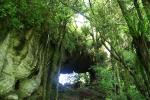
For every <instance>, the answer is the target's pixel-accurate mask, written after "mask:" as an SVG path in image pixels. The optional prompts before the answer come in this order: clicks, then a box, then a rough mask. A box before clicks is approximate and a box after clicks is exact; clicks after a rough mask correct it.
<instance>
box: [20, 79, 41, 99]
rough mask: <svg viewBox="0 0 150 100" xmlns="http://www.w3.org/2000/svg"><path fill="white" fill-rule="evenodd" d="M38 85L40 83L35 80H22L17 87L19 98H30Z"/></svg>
mask: <svg viewBox="0 0 150 100" xmlns="http://www.w3.org/2000/svg"><path fill="white" fill-rule="evenodd" d="M39 85H40V82H39V81H38V80H37V79H34V78H33V79H29V80H28V79H26V80H23V81H22V82H21V83H20V85H19V91H18V93H19V96H20V97H21V98H24V97H27V96H30V95H31V93H33V92H34V91H35V90H36V89H37V88H38V87H39Z"/></svg>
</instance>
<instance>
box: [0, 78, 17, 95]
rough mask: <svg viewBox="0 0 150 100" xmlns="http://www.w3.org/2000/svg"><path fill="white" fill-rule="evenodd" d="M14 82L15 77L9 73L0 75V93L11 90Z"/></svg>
mask: <svg viewBox="0 0 150 100" xmlns="http://www.w3.org/2000/svg"><path fill="white" fill-rule="evenodd" d="M14 84H15V78H14V77H13V76H10V75H2V76H1V77H0V95H4V94H6V93H8V92H10V91H11V90H13V86H14Z"/></svg>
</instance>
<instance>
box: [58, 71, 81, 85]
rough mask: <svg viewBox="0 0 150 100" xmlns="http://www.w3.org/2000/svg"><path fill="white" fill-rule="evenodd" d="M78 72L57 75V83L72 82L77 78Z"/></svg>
mask: <svg viewBox="0 0 150 100" xmlns="http://www.w3.org/2000/svg"><path fill="white" fill-rule="evenodd" d="M77 76H78V73H75V72H73V73H69V74H60V75H59V83H60V84H62V85H65V84H73V83H74V82H75V80H76V79H77Z"/></svg>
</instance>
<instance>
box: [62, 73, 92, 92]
mask: <svg viewBox="0 0 150 100" xmlns="http://www.w3.org/2000/svg"><path fill="white" fill-rule="evenodd" d="M89 84H90V74H89V72H86V73H75V72H73V73H65V74H63V73H60V75H59V90H60V91H64V90H69V89H77V88H80V87H86V86H87V85H89Z"/></svg>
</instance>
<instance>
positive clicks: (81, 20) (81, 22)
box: [74, 14, 86, 28]
mask: <svg viewBox="0 0 150 100" xmlns="http://www.w3.org/2000/svg"><path fill="white" fill-rule="evenodd" d="M74 20H75V23H76V25H77V27H78V28H81V27H82V26H83V25H84V24H85V21H86V19H85V18H84V17H83V16H82V15H81V14H76V15H75V19H74Z"/></svg>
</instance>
